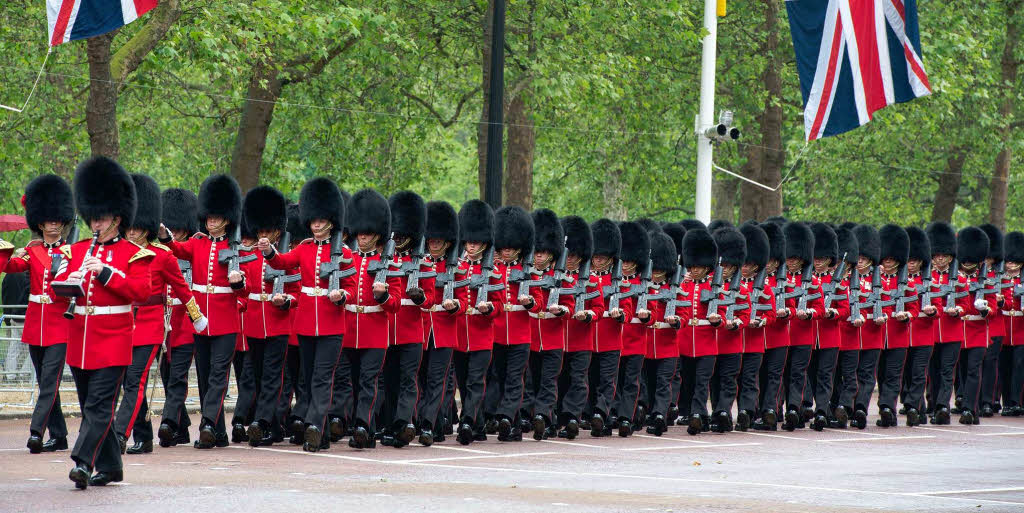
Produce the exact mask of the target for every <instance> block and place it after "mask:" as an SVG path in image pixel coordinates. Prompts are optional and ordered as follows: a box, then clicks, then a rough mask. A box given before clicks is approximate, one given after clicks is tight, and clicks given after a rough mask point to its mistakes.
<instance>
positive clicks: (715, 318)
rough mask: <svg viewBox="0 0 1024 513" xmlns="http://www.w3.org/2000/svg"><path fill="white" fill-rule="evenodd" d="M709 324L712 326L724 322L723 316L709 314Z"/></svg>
mask: <svg viewBox="0 0 1024 513" xmlns="http://www.w3.org/2000/svg"><path fill="white" fill-rule="evenodd" d="M708 322H710V323H711V324H718V323H720V322H722V316H721V315H718V314H717V313H710V314H708Z"/></svg>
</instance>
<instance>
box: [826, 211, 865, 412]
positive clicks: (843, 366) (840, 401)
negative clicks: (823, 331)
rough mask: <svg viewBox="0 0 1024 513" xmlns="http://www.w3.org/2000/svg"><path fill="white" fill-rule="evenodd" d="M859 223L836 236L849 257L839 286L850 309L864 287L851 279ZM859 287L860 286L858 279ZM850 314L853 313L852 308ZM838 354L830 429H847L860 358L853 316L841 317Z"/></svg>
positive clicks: (841, 228) (846, 225)
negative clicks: (852, 284)
mask: <svg viewBox="0 0 1024 513" xmlns="http://www.w3.org/2000/svg"><path fill="white" fill-rule="evenodd" d="M856 227H857V224H856V223H843V224H842V225H840V226H839V228H837V229H836V237H837V238H838V240H839V248H840V249H839V251H840V252H841V253H845V254H846V273H845V274H844V276H843V279H842V281H841V282H840V283H839V287H841V288H842V291H841V294H842V295H843V296H845V297H844V298H843V299H844V301H845V304H846V306H847V307H848V308H849V307H851V306H852V305H854V304H855V303H856V302H857V301H860V300H861V296H860V292H861V291H862V290H863V288H859V289H858V290H853V289H852V288H851V285H850V284H851V281H852V280H851V278H852V276H853V273H855V272H857V262H858V260H860V244H859V243H858V240H857V236H856V235H855V234H854V233H853V229H854V228H856ZM857 284H858V285H861V284H860V282H859V277H858V282H857ZM849 313H850V314H852V313H853V310H852V309H851V310H850V312H849ZM838 324H839V354H838V357H837V361H836V370H835V374H834V377H833V380H832V400H831V403H830V404H831V408H832V410H831V412H830V415H829V421H828V427H830V428H833V429H846V428H847V427H848V426H849V422H850V414H851V413H852V412H853V401H854V396H856V395H857V363H858V361H859V359H860V327H859V325H857V326H854V324H853V322H852V321H851V319H850V315H847V316H845V317H840V318H839V322H838Z"/></svg>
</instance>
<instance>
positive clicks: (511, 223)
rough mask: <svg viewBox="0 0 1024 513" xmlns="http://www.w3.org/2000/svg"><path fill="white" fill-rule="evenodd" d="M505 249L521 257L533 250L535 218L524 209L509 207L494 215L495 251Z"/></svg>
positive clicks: (499, 210) (502, 208) (500, 209)
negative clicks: (512, 250) (518, 252)
mask: <svg viewBox="0 0 1024 513" xmlns="http://www.w3.org/2000/svg"><path fill="white" fill-rule="evenodd" d="M559 229H561V226H559ZM465 240H471V239H465ZM562 242H563V243H564V240H562ZM505 248H512V249H518V250H519V251H520V256H521V257H526V255H527V254H529V253H530V250H531V249H533V218H532V217H530V214H528V213H526V211H525V210H523V209H522V207H517V206H512V205H508V206H504V207H501V208H499V209H498V211H497V212H495V213H494V249H495V250H501V249H505Z"/></svg>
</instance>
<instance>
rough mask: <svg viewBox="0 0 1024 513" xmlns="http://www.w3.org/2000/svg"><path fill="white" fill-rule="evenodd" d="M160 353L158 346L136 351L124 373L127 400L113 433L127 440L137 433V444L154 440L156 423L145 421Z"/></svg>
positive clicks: (120, 411)
mask: <svg viewBox="0 0 1024 513" xmlns="http://www.w3.org/2000/svg"><path fill="white" fill-rule="evenodd" d="M159 350H160V346H159V345H149V346H135V347H133V348H132V364H131V365H129V366H128V369H127V370H126V371H125V373H124V397H122V398H121V405H120V406H119V407H118V408H117V417H116V419H115V420H114V432H115V433H117V434H119V435H121V436H123V437H125V438H128V437H129V436H132V433H133V432H134V433H135V441H136V442H149V441H152V440H153V423H152V422H150V421H149V419H147V418H146V413H147V411H148V410H149V404H148V403H147V401H146V390H147V388H148V387H147V386H146V384H147V383H148V382H149V368H150V366H152V365H153V359H154V358H156V354H157V353H158V352H159Z"/></svg>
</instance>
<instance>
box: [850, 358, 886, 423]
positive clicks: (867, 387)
mask: <svg viewBox="0 0 1024 513" xmlns="http://www.w3.org/2000/svg"><path fill="white" fill-rule="evenodd" d="M881 353H882V350H881V349H861V351H860V358H859V360H858V361H857V396H856V398H855V399H854V405H853V406H854V408H856V409H858V410H864V411H868V405H869V404H871V394H872V393H873V392H874V391H875V375H876V373H877V372H878V357H879V355H880V354H881Z"/></svg>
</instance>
